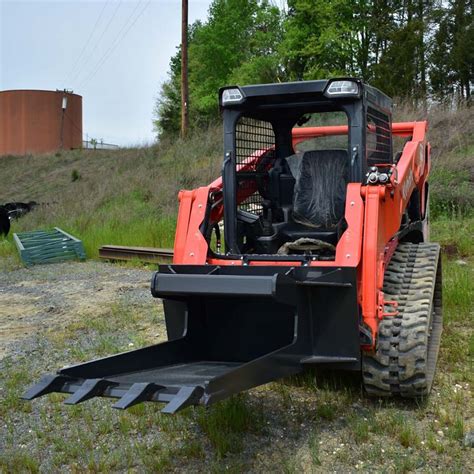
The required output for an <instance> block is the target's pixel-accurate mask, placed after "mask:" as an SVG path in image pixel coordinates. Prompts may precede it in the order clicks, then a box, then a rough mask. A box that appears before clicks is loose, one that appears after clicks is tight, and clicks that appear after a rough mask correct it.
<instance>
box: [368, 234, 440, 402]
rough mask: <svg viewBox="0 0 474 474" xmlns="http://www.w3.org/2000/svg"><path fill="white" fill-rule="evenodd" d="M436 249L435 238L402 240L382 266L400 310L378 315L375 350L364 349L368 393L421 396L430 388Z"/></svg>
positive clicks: (388, 292) (436, 332)
mask: <svg viewBox="0 0 474 474" xmlns="http://www.w3.org/2000/svg"><path fill="white" fill-rule="evenodd" d="M439 253H440V249H439V245H438V244H431V243H421V244H411V243H401V244H399V246H398V247H397V249H396V251H395V253H394V255H393V257H392V259H391V261H390V263H389V265H388V267H387V269H386V272H385V277H384V288H383V291H384V294H385V299H386V300H395V301H397V302H398V311H399V314H398V315H397V316H387V317H385V318H384V319H383V320H382V321H381V323H380V325H379V334H378V341H377V350H376V352H375V353H373V354H369V353H366V354H364V355H363V361H362V375H363V381H364V386H365V389H366V391H367V393H368V394H369V395H372V396H377V397H379V396H401V397H407V398H421V397H424V396H427V395H428V394H429V392H430V390H431V386H432V384H433V378H434V373H435V370H436V362H437V359H438V352H439V346H440V337H441V332H442V312H441V261H440V257H439ZM387 311H393V308H392V307H387Z"/></svg>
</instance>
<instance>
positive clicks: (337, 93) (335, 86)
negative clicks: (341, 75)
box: [325, 81, 359, 97]
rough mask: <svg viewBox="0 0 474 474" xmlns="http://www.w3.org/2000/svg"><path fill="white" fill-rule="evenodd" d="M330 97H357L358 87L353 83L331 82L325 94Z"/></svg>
mask: <svg viewBox="0 0 474 474" xmlns="http://www.w3.org/2000/svg"><path fill="white" fill-rule="evenodd" d="M325 95H326V96H330V97H353V96H357V95H359V85H358V84H357V82H355V81H332V82H330V83H329V86H328V88H327V89H326V92H325Z"/></svg>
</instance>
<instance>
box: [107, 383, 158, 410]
mask: <svg viewBox="0 0 474 474" xmlns="http://www.w3.org/2000/svg"><path fill="white" fill-rule="evenodd" d="M163 388H165V387H163V386H162V385H157V384H155V383H134V384H133V385H132V386H131V387H130V389H129V390H128V392H127V393H126V394H125V395H124V396H123V397H122V398H121V399H120V400H119V401H118V402H117V403H115V404H114V405H112V408H117V409H119V410H125V409H126V408H130V407H131V406H133V405H136V404H138V403H141V402H146V401H147V400H150V399H151V398H152V397H153V395H154V394H155V393H156V392H157V391H158V390H162V389H163Z"/></svg>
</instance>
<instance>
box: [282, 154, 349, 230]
mask: <svg viewBox="0 0 474 474" xmlns="http://www.w3.org/2000/svg"><path fill="white" fill-rule="evenodd" d="M348 161H349V160H348V154H347V150H311V151H306V152H304V153H303V154H301V153H299V154H296V155H292V156H290V157H288V158H287V162H288V164H289V166H290V169H291V172H292V174H293V176H294V177H295V179H296V184H295V190H294V195H293V214H292V217H293V220H294V221H295V222H297V223H299V224H303V225H305V226H309V227H316V228H322V229H333V228H335V227H336V226H337V224H338V222H339V221H340V220H341V218H342V217H343V216H344V209H345V203H346V187H347V183H348V180H349V163H348Z"/></svg>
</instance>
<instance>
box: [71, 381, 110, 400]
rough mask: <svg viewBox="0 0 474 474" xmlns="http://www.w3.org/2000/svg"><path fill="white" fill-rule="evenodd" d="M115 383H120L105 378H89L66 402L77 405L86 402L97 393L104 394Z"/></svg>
mask: <svg viewBox="0 0 474 474" xmlns="http://www.w3.org/2000/svg"><path fill="white" fill-rule="evenodd" d="M114 385H118V384H117V383H116V382H111V381H110V380H105V379H87V380H86V381H85V382H84V383H83V384H82V385H81V387H80V388H79V389H78V390H77V391H76V392H74V393H73V394H72V395H71V396H70V397H69V398H68V399H67V400H66V401H65V402H64V403H65V404H66V405H76V404H77V403H81V402H85V401H86V400H89V399H90V398H93V397H96V396H97V395H102V394H103V393H104V391H105V390H106V389H107V388H108V387H111V386H114Z"/></svg>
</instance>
